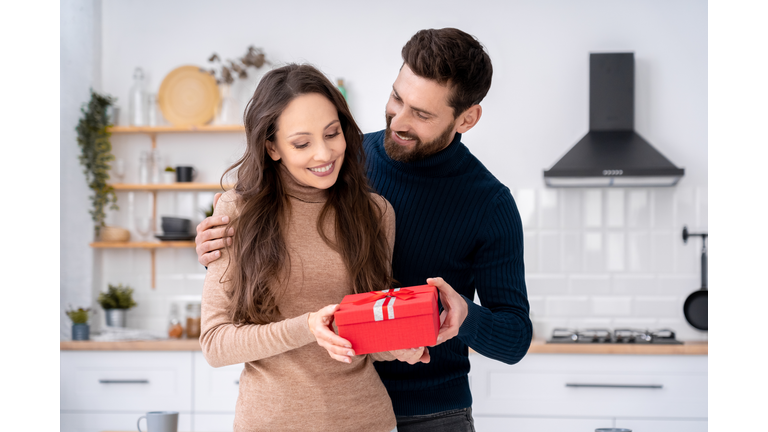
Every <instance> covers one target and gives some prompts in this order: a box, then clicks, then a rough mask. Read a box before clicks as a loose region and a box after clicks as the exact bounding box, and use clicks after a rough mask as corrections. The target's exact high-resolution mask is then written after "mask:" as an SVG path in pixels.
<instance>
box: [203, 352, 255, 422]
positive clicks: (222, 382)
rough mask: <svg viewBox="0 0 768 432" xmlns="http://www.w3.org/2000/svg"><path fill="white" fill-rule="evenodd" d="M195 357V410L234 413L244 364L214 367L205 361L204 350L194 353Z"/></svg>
mask: <svg viewBox="0 0 768 432" xmlns="http://www.w3.org/2000/svg"><path fill="white" fill-rule="evenodd" d="M194 358H195V404H194V408H195V412H204V413H209V412H210V413H218V412H224V413H234V412H235V403H237V394H238V390H239V383H240V373H242V371H243V365H242V364H237V365H231V366H224V367H220V368H214V367H212V366H211V365H209V364H208V362H207V361H205V357H203V353H202V352H196V353H194ZM231 427H232V425H231V424H230V428H231ZM195 429H197V428H195Z"/></svg>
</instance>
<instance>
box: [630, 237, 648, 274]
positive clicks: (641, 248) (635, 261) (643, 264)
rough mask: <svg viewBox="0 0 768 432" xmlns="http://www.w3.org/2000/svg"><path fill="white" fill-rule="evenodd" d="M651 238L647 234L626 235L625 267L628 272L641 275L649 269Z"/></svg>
mask: <svg viewBox="0 0 768 432" xmlns="http://www.w3.org/2000/svg"><path fill="white" fill-rule="evenodd" d="M650 261H651V238H650V233H647V232H630V233H628V234H627V266H628V270H629V271H630V272H635V273H641V272H647V271H650V269H651V264H650Z"/></svg>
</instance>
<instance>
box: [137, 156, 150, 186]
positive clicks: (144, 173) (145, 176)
mask: <svg viewBox="0 0 768 432" xmlns="http://www.w3.org/2000/svg"><path fill="white" fill-rule="evenodd" d="M139 184H149V154H148V153H147V152H145V151H143V152H141V156H139Z"/></svg>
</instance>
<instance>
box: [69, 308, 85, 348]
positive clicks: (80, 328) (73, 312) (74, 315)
mask: <svg viewBox="0 0 768 432" xmlns="http://www.w3.org/2000/svg"><path fill="white" fill-rule="evenodd" d="M90 311H91V309H90V308H88V309H83V308H78V309H70V310H68V311H67V316H68V317H69V319H71V320H72V340H88V339H89V336H90V332H91V331H90V330H91V326H90V325H89V324H88V318H89V316H88V314H89V312H90Z"/></svg>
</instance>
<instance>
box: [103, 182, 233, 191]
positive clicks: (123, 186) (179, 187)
mask: <svg viewBox="0 0 768 432" xmlns="http://www.w3.org/2000/svg"><path fill="white" fill-rule="evenodd" d="M112 187H113V188H114V189H115V190H116V191H216V192H223V191H225V190H229V189H232V187H233V185H224V189H222V188H221V185H220V184H218V183H171V184H130V183H114V184H112Z"/></svg>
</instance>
